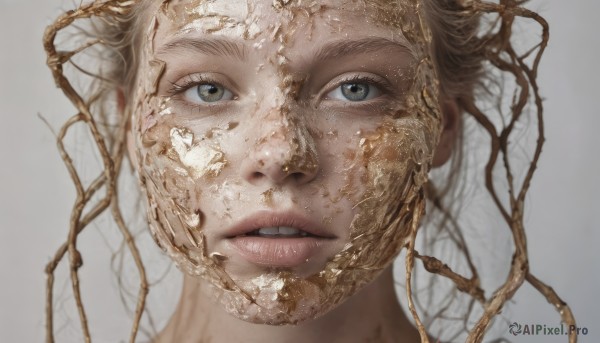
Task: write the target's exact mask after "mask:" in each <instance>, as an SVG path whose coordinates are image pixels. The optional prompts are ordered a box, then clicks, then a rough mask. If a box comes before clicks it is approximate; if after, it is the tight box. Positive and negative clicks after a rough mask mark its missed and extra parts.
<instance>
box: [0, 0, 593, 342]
mask: <svg viewBox="0 0 600 343" xmlns="http://www.w3.org/2000/svg"><path fill="white" fill-rule="evenodd" d="M73 3H78V1H73V2H67V1H62V0H43V1H42V0H35V1H34V0H0V105H1V106H0V111H1V112H0V113H1V121H0V166H1V167H0V271H1V275H2V278H1V281H0V341H1V342H41V341H43V340H44V295H45V274H44V272H43V269H44V266H45V264H46V263H47V261H48V260H49V259H50V256H51V255H52V254H53V253H54V251H55V249H56V248H57V247H58V246H59V245H60V244H61V243H62V242H63V241H64V239H65V237H66V232H67V228H68V218H69V212H70V207H71V204H72V202H73V199H74V190H73V186H72V184H71V182H70V180H69V178H68V176H67V173H66V170H65V168H64V166H63V164H62V161H61V160H60V157H59V154H58V151H57V149H56V146H55V141H54V137H53V135H52V133H51V132H50V130H49V129H48V127H47V126H46V125H45V124H44V123H43V122H42V120H41V119H39V118H38V116H37V114H38V113H41V114H42V115H43V116H44V117H45V118H48V120H49V121H50V123H51V124H52V125H53V126H54V128H57V127H58V126H59V124H60V123H61V122H62V120H64V118H66V116H67V115H72V114H74V110H73V108H72V107H71V106H70V105H69V104H68V103H67V101H66V100H65V99H64V98H63V96H62V93H60V92H59V91H58V90H57V89H56V88H55V87H54V85H53V81H52V80H51V76H50V72H49V70H48V69H47V67H46V66H45V55H44V53H43V49H42V42H41V37H42V33H43V30H44V28H45V26H46V25H48V24H49V23H50V22H51V21H52V20H53V19H54V18H55V17H56V16H57V15H58V14H59V13H60V12H61V11H60V10H61V8H72V7H73V6H74V4H73ZM529 7H530V8H533V9H535V10H537V11H538V12H540V13H541V14H542V15H544V16H545V17H546V19H547V20H548V21H549V22H550V26H551V40H550V45H549V47H548V50H547V53H546V55H545V57H544V59H543V62H542V65H541V71H540V77H539V84H540V85H541V89H542V94H543V96H544V97H545V98H546V99H547V100H546V101H545V109H546V112H545V115H546V117H545V118H546V137H547V142H546V145H545V147H544V153H543V155H542V158H541V162H540V165H539V169H538V172H537V174H536V176H535V178H534V181H533V186H532V190H531V192H530V193H529V200H528V202H527V204H528V209H527V221H526V227H527V232H528V237H529V238H530V239H529V243H530V244H529V250H530V265H531V268H532V270H533V271H535V272H536V275H537V276H538V277H539V278H541V279H542V280H544V281H546V282H548V283H549V284H550V285H552V286H553V287H554V289H555V290H556V291H557V292H558V294H559V295H560V296H561V297H562V298H563V299H564V300H565V301H567V302H568V303H569V304H570V305H571V307H572V309H573V311H574V313H575V315H576V318H577V320H578V324H579V325H580V326H586V327H587V328H588V330H589V333H588V335H587V336H580V342H600V320H599V319H600V315H599V314H598V312H597V310H596V307H597V305H598V302H599V301H598V296H599V294H598V292H600V268H599V265H598V261H599V260H600V259H599V258H598V257H597V254H596V252H597V251H598V250H599V249H600V238H599V234H598V229H599V228H600V219H599V218H600V206H599V204H600V201H599V200H598V198H599V197H600V181H599V180H598V179H599V178H600V154H599V152H598V151H599V147H600V134H598V131H599V130H600V113H599V111H598V100H599V98H600V87H599V86H598V83H599V80H600V66H599V63H600V62H599V61H600V39H599V38H598V30H597V23H598V22H597V16H598V13H600V2H598V1H594V0H579V1H559V0H553V1H550V0H547V1H541V0H540V1H534V2H533V3H532V4H531V5H530V6H529ZM92 258H93V254H92V257H89V259H92ZM85 262H86V263H88V262H89V263H91V264H93V263H94V262H93V261H88V260H86V261H85ZM101 263H108V262H101ZM84 282H87V283H86V287H92V288H93V287H94V286H93V285H90V282H92V281H89V280H85V281H84ZM59 286H60V285H59ZM92 298H93V297H92ZM91 301H92V302H94V303H92V304H91V305H90V306H92V307H93V306H95V303H98V304H99V305H98V306H99V307H100V311H107V312H100V313H104V315H106V313H110V311H111V310H110V309H104V310H103V309H102V302H103V299H92V300H91ZM514 302H516V303H518V304H519V305H520V306H518V309H519V311H518V312H516V313H512V314H511V316H512V317H510V318H508V319H509V320H511V321H512V320H515V321H520V322H523V323H540V324H548V325H556V324H558V321H559V318H558V314H556V313H555V312H554V311H553V310H552V308H551V307H550V306H549V305H547V304H545V301H544V300H543V299H542V298H541V296H540V295H538V294H536V293H535V292H533V291H532V290H531V288H530V287H528V286H524V288H523V290H522V291H520V292H519V293H518V295H517V296H516V297H515V299H514ZM119 313H120V312H119ZM73 320H74V324H75V325H77V324H78V323H77V318H75V317H74V318H73ZM128 325H129V323H125V324H124V326H123V327H120V328H119V330H121V329H122V328H127V326H128ZM125 335H126V333H125V331H123V335H122V337H123V338H125V337H126V336H125ZM99 341H101V340H99ZM513 341H514V342H566V337H550V336H546V337H524V336H520V337H515V338H514V340H513Z"/></svg>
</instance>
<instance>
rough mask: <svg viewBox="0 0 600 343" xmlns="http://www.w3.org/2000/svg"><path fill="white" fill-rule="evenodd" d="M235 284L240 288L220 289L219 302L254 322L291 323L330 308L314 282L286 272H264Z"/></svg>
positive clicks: (316, 315)
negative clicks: (224, 290)
mask: <svg viewBox="0 0 600 343" xmlns="http://www.w3.org/2000/svg"><path fill="white" fill-rule="evenodd" d="M236 284H237V285H238V286H239V287H240V290H238V291H226V292H224V293H223V294H222V296H221V298H220V299H219V302H220V303H221V305H222V306H223V308H224V309H225V311H226V312H227V313H229V314H230V315H232V316H234V317H236V318H238V319H241V320H244V321H247V322H250V323H254V324H266V325H295V324H299V323H301V322H304V321H307V320H311V319H315V318H317V317H319V316H321V315H323V314H325V313H327V312H329V310H331V308H332V307H333V306H331V304H329V302H326V301H325V297H324V292H323V291H322V290H321V289H320V287H319V285H318V284H316V283H314V282H311V281H309V280H307V279H303V278H300V277H297V276H294V275H293V274H291V273H289V272H275V273H267V274H263V275H261V276H258V277H254V278H252V279H249V280H245V281H236ZM328 304H329V305H328Z"/></svg>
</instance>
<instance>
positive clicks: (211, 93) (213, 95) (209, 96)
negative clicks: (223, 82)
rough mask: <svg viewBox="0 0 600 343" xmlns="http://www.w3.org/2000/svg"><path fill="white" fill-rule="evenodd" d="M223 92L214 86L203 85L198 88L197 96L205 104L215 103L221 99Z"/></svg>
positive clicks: (220, 88)
mask: <svg viewBox="0 0 600 343" xmlns="http://www.w3.org/2000/svg"><path fill="white" fill-rule="evenodd" d="M224 94H225V90H224V89H223V88H222V87H220V86H218V85H214V84H203V85H199V86H198V96H200V99H202V101H205V102H215V101H219V100H221V99H222V98H223V95H224Z"/></svg>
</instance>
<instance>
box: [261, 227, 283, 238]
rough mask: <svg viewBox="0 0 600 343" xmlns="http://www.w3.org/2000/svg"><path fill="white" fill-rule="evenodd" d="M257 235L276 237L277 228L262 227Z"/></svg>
mask: <svg viewBox="0 0 600 343" xmlns="http://www.w3.org/2000/svg"><path fill="white" fill-rule="evenodd" d="M258 234H260V235H265V236H272V235H278V234H279V228H278V227H277V226H273V227H263V228H260V229H258Z"/></svg>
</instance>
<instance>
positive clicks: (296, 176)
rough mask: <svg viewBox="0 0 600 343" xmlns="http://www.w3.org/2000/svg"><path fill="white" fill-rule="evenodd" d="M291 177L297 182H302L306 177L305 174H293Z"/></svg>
mask: <svg viewBox="0 0 600 343" xmlns="http://www.w3.org/2000/svg"><path fill="white" fill-rule="evenodd" d="M290 176H291V177H292V178H293V179H294V180H295V181H301V180H302V179H303V178H304V177H305V175H304V174H303V173H298V172H296V173H291V174H290Z"/></svg>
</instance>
